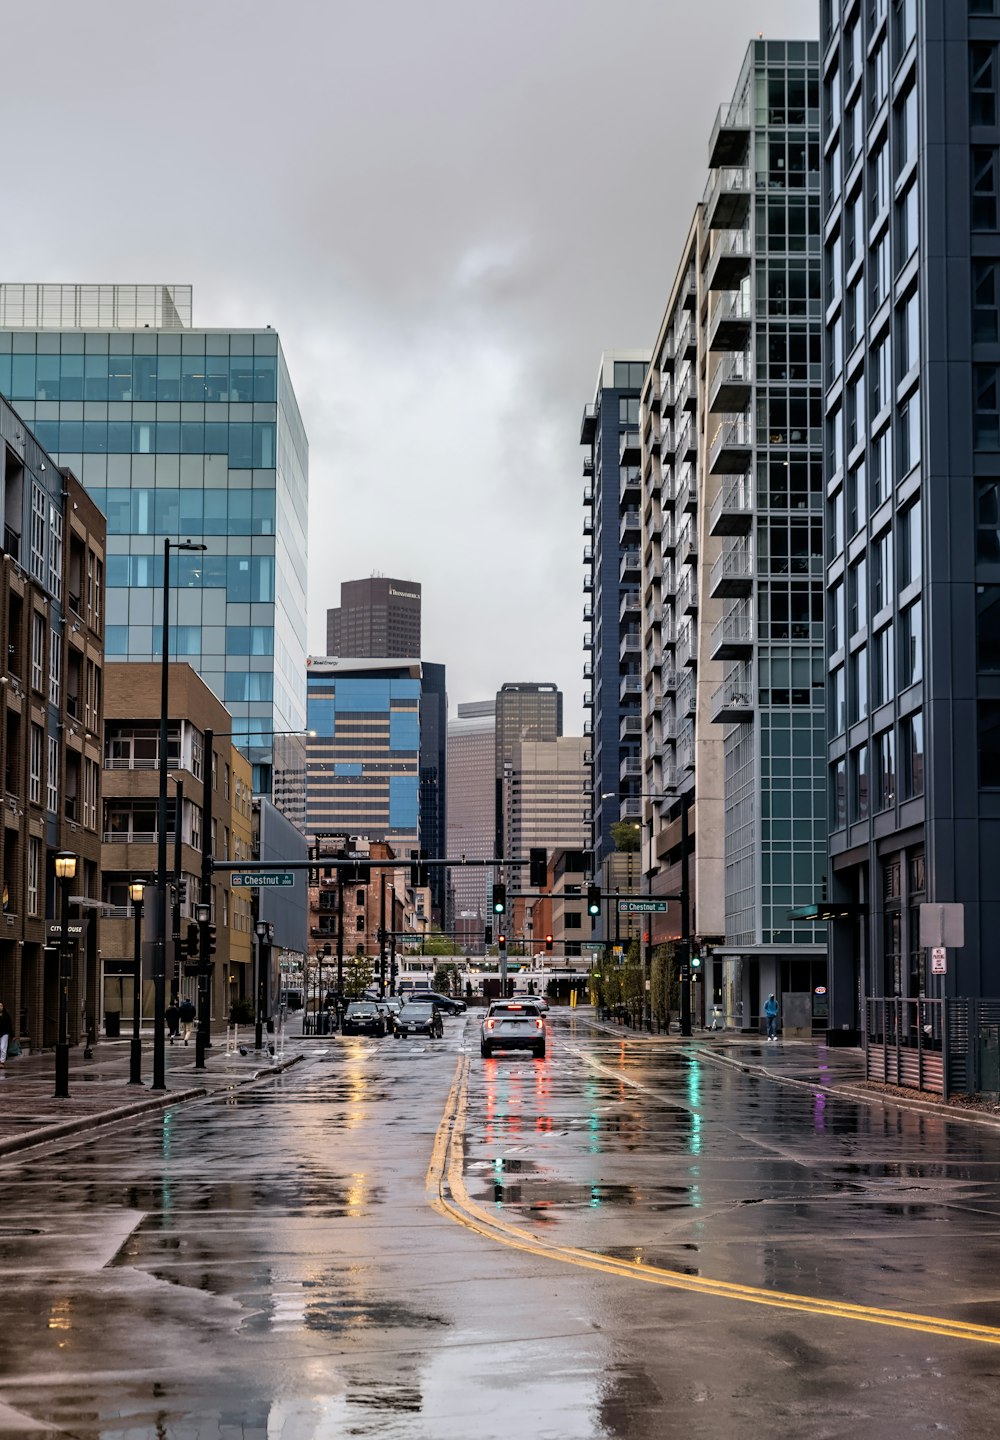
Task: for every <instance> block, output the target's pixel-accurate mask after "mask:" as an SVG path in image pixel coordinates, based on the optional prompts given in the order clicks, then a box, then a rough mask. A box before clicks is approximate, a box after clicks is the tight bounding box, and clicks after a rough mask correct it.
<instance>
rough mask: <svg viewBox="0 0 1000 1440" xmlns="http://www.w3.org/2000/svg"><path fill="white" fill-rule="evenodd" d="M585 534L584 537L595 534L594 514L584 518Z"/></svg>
mask: <svg viewBox="0 0 1000 1440" xmlns="http://www.w3.org/2000/svg"><path fill="white" fill-rule="evenodd" d="M583 533H584V535H593V533H594V517H593V514H587V515H584V517H583Z"/></svg>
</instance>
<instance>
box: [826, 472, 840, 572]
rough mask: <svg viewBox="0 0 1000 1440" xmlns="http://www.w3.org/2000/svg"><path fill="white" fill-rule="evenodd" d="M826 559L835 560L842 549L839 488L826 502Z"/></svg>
mask: <svg viewBox="0 0 1000 1440" xmlns="http://www.w3.org/2000/svg"><path fill="white" fill-rule="evenodd" d="M827 511H828V515H829V519H828V522H827V535H826V538H827V558H828V559H829V560H835V559H836V557H837V556H838V555H839V554H840V552H841V550H843V548H844V491H843V487H841V488H840V489H839V490H838V491H837V493H836V495H834V496H832V497H831V498H830V500H829V501H828V502H827Z"/></svg>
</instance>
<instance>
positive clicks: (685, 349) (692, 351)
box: [674, 310, 698, 404]
mask: <svg viewBox="0 0 1000 1440" xmlns="http://www.w3.org/2000/svg"><path fill="white" fill-rule="evenodd" d="M697 350H698V332H697V330H696V329H695V323H694V317H693V316H692V315H691V312H690V311H689V310H686V311H685V312H684V319H683V320H682V321H681V323H680V326H679V327H678V330H677V338H676V342H675V344H674V355H675V357H676V359H677V360H693V359H694V357H695V355H696V353H697ZM675 404H676V402H675Z"/></svg>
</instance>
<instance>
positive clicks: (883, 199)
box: [868, 140, 889, 224]
mask: <svg viewBox="0 0 1000 1440" xmlns="http://www.w3.org/2000/svg"><path fill="white" fill-rule="evenodd" d="M868 188H869V209H868V219H869V221H870V222H871V223H872V224H874V223H875V221H876V220H877V219H878V218H879V216H880V215H881V214H882V212H883V211H884V210H888V208H889V147H888V145H887V144H886V143H885V141H884V140H883V142H882V144H881V145H880V146H879V148H878V149H877V150H876V151H875V153H874V155H872V157H871V159H870V160H869V161H868Z"/></svg>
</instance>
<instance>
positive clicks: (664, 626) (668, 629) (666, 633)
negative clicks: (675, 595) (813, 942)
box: [660, 611, 677, 650]
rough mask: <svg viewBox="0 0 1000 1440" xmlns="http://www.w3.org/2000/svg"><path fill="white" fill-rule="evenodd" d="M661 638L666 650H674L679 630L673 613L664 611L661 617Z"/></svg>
mask: <svg viewBox="0 0 1000 1440" xmlns="http://www.w3.org/2000/svg"><path fill="white" fill-rule="evenodd" d="M660 639H661V640H662V642H663V648H664V650H672V649H673V647H674V645H675V643H676V641H677V630H676V628H675V626H674V617H673V615H669V614H667V612H666V611H664V612H663V614H662V616H661V617H660Z"/></svg>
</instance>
